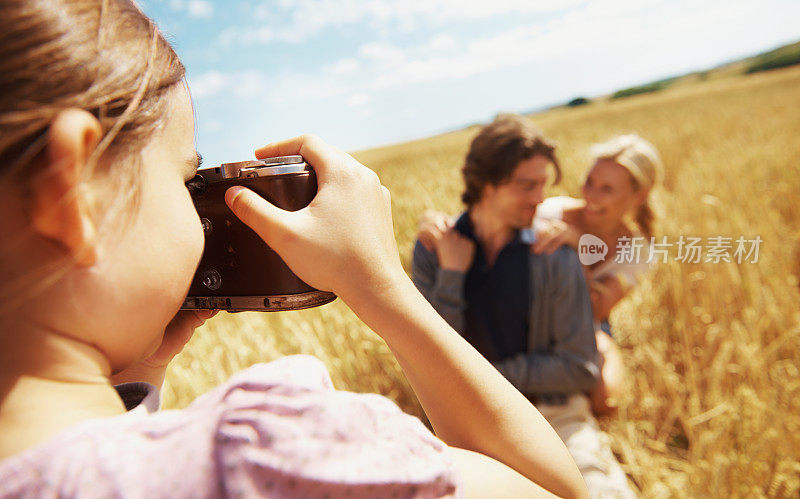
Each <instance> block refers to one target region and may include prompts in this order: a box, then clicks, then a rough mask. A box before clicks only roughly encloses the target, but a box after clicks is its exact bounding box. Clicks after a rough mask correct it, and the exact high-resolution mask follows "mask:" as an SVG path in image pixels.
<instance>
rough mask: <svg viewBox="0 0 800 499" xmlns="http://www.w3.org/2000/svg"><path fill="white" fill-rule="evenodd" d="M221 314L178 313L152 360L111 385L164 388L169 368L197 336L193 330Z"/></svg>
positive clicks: (121, 374) (118, 376)
mask: <svg viewBox="0 0 800 499" xmlns="http://www.w3.org/2000/svg"><path fill="white" fill-rule="evenodd" d="M217 312H218V310H179V311H178V313H177V314H175V317H173V318H172V320H171V321H170V322H169V324H167V327H166V329H165V330H164V336H163V338H162V340H161V345H159V347H158V348H157V349H156V351H155V352H153V353H152V354H151V355H150V356H149V357H147V358H146V359H144V360H142V361H140V362H139V363H137V364H134V365H132V366H129V367H128V368H127V369H125V370H124V371H120V372H118V373H117V374H114V375H113V376H111V378H110V379H111V383H112V384H114V385H119V384H121V383H131V382H134V381H144V382H147V383H150V384H151V385H155V386H157V387H159V388H160V387H161V384H162V383H163V382H164V372H165V371H166V370H167V365H168V364H169V363H170V362H171V361H172V359H173V358H174V357H175V356H176V355H178V354H179V353H180V352H181V350H183V347H184V346H185V345H186V343H188V341H189V339H190V338H191V337H192V335H193V334H194V330H195V329H197V328H198V327H200V326H202V325H203V324H205V322H206V321H207V320H208V319H210V318H212V317H214V316H215V315H216V314H217Z"/></svg>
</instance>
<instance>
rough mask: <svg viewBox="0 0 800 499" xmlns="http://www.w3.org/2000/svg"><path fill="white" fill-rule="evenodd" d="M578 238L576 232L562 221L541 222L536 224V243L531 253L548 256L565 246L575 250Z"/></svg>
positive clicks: (578, 235)
mask: <svg viewBox="0 0 800 499" xmlns="http://www.w3.org/2000/svg"><path fill="white" fill-rule="evenodd" d="M580 237H581V235H580V233H579V232H578V230H577V229H575V228H574V227H573V226H571V225H569V224H567V223H566V222H564V221H563V220H542V221H541V222H537V224H536V242H535V243H533V245H532V246H531V251H532V252H533V253H536V254H538V255H541V254H546V255H550V254H552V253H553V252H554V251H555V250H557V249H558V248H560V247H561V246H563V245H565V244H567V245H569V246H572V247H574V248H577V247H578V240H579V239H580Z"/></svg>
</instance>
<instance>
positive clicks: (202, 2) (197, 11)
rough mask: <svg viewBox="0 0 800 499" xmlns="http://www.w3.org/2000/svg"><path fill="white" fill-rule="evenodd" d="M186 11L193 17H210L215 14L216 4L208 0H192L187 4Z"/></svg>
mask: <svg viewBox="0 0 800 499" xmlns="http://www.w3.org/2000/svg"><path fill="white" fill-rule="evenodd" d="M186 11H187V12H188V13H189V15H190V16H192V17H198V18H202V19H209V18H210V17H211V16H212V15H213V14H214V6H213V5H211V2H208V1H206V0H190V1H189V2H188V4H187V5H186Z"/></svg>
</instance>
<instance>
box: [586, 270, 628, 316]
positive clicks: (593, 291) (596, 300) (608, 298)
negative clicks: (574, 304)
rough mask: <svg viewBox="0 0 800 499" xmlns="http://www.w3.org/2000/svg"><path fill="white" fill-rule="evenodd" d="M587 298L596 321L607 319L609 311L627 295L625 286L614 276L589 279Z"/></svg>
mask: <svg viewBox="0 0 800 499" xmlns="http://www.w3.org/2000/svg"><path fill="white" fill-rule="evenodd" d="M588 282H589V298H590V299H591V300H592V313H593V314H594V318H595V319H597V320H598V321H602V320H605V319H608V316H609V315H610V314H611V309H613V308H614V305H616V304H617V303H619V301H620V300H622V299H623V298H624V297H625V295H626V294H627V289H626V286H624V285H623V284H622V282H621V281H620V279H619V278H618V277H616V276H607V277H604V278H601V279H591V280H589V281H588Z"/></svg>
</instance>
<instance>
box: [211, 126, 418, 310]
mask: <svg viewBox="0 0 800 499" xmlns="http://www.w3.org/2000/svg"><path fill="white" fill-rule="evenodd" d="M292 154H300V155H301V156H303V157H304V158H305V160H306V161H307V162H308V163H309V164H311V165H312V166H313V167H314V170H315V171H316V174H317V184H318V190H317V195H316V196H315V197H314V199H313V200H312V201H311V203H310V204H309V205H308V206H306V207H305V208H303V209H301V210H299V211H294V212H289V211H285V210H282V209H280V208H277V207H276V206H274V205H273V204H271V203H269V202H268V201H267V200H265V199H264V198H262V197H261V196H259V195H258V194H256V193H254V192H253V191H251V190H250V189H247V188H245V187H241V186H235V187H231V188H230V189H228V191H227V193H226V194H225V200H226V202H227V203H228V206H229V207H230V208H231V210H232V211H233V213H234V214H235V215H236V216H237V217H239V218H240V219H241V220H242V221H243V222H244V223H245V224H247V225H248V226H249V227H250V228H252V229H253V230H254V231H256V233H257V234H258V235H259V236H260V237H261V238H262V239H263V240H264V241H265V242H266V243H267V244H268V245H269V246H270V247H271V248H273V249H274V250H275V251H276V252H277V253H278V254H279V255H280V256H281V258H283V260H284V261H285V262H286V264H287V265H289V267H290V268H291V269H292V271H293V272H294V273H295V274H297V276H298V277H300V278H301V279H303V280H304V281H305V282H307V283H308V284H309V285H311V286H313V287H315V288H317V289H321V290H325V291H333V292H334V293H336V294H337V295H338V296H340V297H341V298H342V299H343V300H344V301H345V302H347V303H348V305H350V306H351V307H352V306H353V304H352V303H350V301H351V300H356V299H357V298H364V299H366V300H369V297H370V295H371V294H374V293H376V292H384V291H386V290H388V289H390V288H391V287H392V286H394V285H395V283H397V282H399V281H398V280H399V279H407V276H406V274H405V271H404V270H403V268H402V266H401V264H400V258H399V255H398V251H397V244H396V243H395V239H394V231H393V229H392V215H391V203H390V196H389V191H388V190H387V189H386V187H383V186H382V185H381V183H380V180H379V179H378V176H377V175H376V174H375V172H373V171H372V170H370V169H369V168H367V167H365V166H363V165H362V164H360V163H359V162H358V161H356V160H355V159H353V158H352V157H351V156H349V155H348V154H345V153H344V152H342V151H340V150H338V149H336V148H334V147H332V146H330V145H328V144H326V143H325V142H323V141H322V140H320V139H319V138H317V137H314V136H308V135H304V136H301V137H297V138H294V139H289V140H285V141H281V142H276V143H273V144H269V145H267V146H264V147H262V148H260V149H258V150H256V157H257V158H268V157H273V156H286V155H292Z"/></svg>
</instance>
